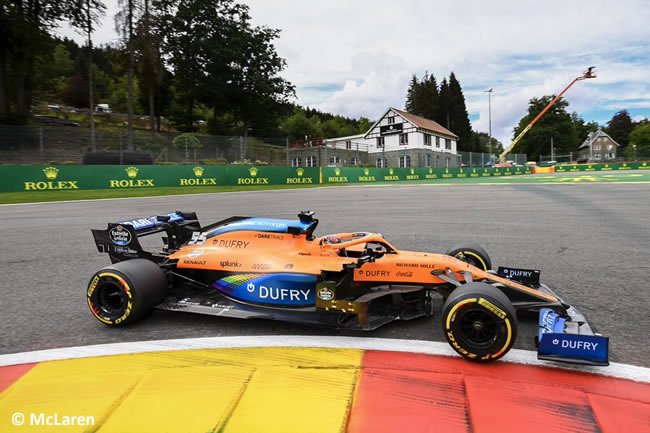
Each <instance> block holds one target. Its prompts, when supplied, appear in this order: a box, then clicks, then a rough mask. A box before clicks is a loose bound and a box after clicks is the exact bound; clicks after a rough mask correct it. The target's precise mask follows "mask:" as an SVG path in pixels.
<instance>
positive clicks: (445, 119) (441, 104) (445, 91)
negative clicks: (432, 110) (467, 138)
mask: <svg viewBox="0 0 650 433" xmlns="http://www.w3.org/2000/svg"><path fill="white" fill-rule="evenodd" d="M451 105H452V98H451V93H450V91H449V83H448V82H447V78H446V77H443V78H442V82H441V83H440V92H439V95H438V112H437V114H436V118H435V119H433V120H435V121H436V122H438V123H439V124H440V125H442V126H444V127H445V128H447V129H449V130H451V112H450V109H451ZM452 132H453V131H452Z"/></svg>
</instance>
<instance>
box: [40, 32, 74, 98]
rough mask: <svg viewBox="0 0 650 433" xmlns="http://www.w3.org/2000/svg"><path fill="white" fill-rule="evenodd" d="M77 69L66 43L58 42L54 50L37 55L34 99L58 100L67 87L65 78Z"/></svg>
mask: <svg viewBox="0 0 650 433" xmlns="http://www.w3.org/2000/svg"><path fill="white" fill-rule="evenodd" d="M74 70H75V65H74V61H73V60H72V58H71V57H70V52H69V51H68V50H67V48H66V47H65V45H63V44H61V43H58V44H56V45H55V46H54V50H53V51H50V52H47V53H42V54H39V55H37V56H36V64H35V75H34V99H35V100H41V101H48V100H57V99H58V97H59V93H60V92H61V91H62V90H63V88H64V87H65V80H66V79H67V78H68V77H70V76H71V75H72V74H73V73H74Z"/></svg>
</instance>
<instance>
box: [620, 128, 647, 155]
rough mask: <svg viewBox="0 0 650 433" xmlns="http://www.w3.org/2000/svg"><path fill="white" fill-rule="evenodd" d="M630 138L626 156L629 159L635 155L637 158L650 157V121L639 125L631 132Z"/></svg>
mask: <svg viewBox="0 0 650 433" xmlns="http://www.w3.org/2000/svg"><path fill="white" fill-rule="evenodd" d="M629 138H630V141H629V145H628V146H627V149H626V151H625V157H626V158H627V159H628V160H632V159H634V158H635V156H636V159H637V160H639V159H645V160H647V159H650V122H645V123H641V124H639V125H637V126H636V127H635V128H634V129H633V130H632V132H631V133H630V135H629ZM634 146H636V148H635V147H634ZM635 153H636V155H635Z"/></svg>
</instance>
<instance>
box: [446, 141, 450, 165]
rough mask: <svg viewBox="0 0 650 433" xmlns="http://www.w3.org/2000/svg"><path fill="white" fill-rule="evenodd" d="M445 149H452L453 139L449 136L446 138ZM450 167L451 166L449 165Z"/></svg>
mask: <svg viewBox="0 0 650 433" xmlns="http://www.w3.org/2000/svg"><path fill="white" fill-rule="evenodd" d="M445 149H447V150H451V140H450V139H448V138H445ZM447 167H449V166H447Z"/></svg>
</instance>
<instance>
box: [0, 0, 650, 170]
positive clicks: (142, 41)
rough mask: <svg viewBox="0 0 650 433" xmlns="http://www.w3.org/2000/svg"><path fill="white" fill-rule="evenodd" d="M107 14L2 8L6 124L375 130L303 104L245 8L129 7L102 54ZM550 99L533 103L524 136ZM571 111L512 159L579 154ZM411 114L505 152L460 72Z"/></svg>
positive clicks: (628, 128) (81, 2)
mask: <svg viewBox="0 0 650 433" xmlns="http://www.w3.org/2000/svg"><path fill="white" fill-rule="evenodd" d="M105 9H106V8H105V5H104V4H103V3H102V1H101V0H30V1H29V2H26V1H24V0H7V1H3V2H2V3H0V122H5V123H7V122H9V123H26V122H29V120H30V114H31V113H32V111H33V108H34V107H37V106H39V105H40V106H47V105H59V104H60V105H65V106H69V107H75V108H76V109H82V110H83V109H84V108H85V109H86V110H85V113H87V115H88V116H89V118H90V119H89V120H90V122H88V123H89V125H90V127H91V129H93V128H94V127H95V121H94V120H93V116H94V114H93V113H94V110H93V108H94V107H95V105H96V104H100V103H101V104H109V105H110V106H111V107H112V109H113V111H114V112H119V113H127V116H128V118H127V119H128V120H127V125H128V130H129V138H128V140H127V146H128V147H131V146H132V130H133V128H134V116H136V115H138V116H139V117H141V118H146V119H147V122H148V125H147V127H148V128H149V129H150V130H152V131H153V130H159V129H160V119H161V118H162V117H164V118H165V119H166V120H167V122H168V123H167V124H168V125H169V126H170V127H171V128H173V129H175V130H178V131H183V132H192V131H197V130H200V131H201V132H205V133H209V134H215V135H256V136H260V137H290V138H291V139H295V140H299V139H304V138H305V137H325V138H328V137H335V136H347V135H354V134H358V133H362V132H366V131H367V130H368V128H369V127H370V126H371V125H372V123H373V122H372V121H371V120H370V119H367V118H363V117H362V118H360V119H351V118H346V117H342V116H338V115H335V114H331V113H325V112H321V111H318V110H314V109H311V108H307V107H301V106H299V105H296V104H295V103H294V102H293V100H294V98H295V87H294V85H293V84H292V83H290V82H289V81H287V80H286V79H284V78H283V77H282V75H281V74H282V72H283V71H284V70H285V68H286V66H287V64H286V61H285V59H283V58H282V57H280V56H279V55H278V53H277V52H276V49H275V46H274V42H275V40H276V39H277V38H278V37H279V36H280V30H278V29H272V28H269V27H266V26H254V25H253V24H252V23H251V16H250V13H249V8H248V6H246V5H244V4H239V3H237V2H236V1H234V0H120V1H119V10H118V13H117V15H116V17H115V26H116V29H117V30H118V32H119V35H120V38H119V41H118V42H116V43H114V44H111V45H102V46H94V45H93V43H92V41H93V33H94V31H95V29H96V27H97V25H98V24H99V23H100V22H103V21H105V20H107V19H109V18H108V17H106V16H105ZM59 25H68V26H71V27H73V28H74V29H76V31H77V32H78V33H79V34H80V35H83V37H84V40H85V43H84V45H83V46H80V45H79V44H77V43H76V42H75V41H73V40H70V39H60V38H58V37H56V36H55V34H56V32H55V30H56V27H57V26H59ZM405 84H407V83H405ZM550 98H552V96H543V97H541V98H533V99H531V101H530V106H529V109H528V113H527V114H526V115H525V116H524V117H523V118H522V119H521V121H520V122H519V125H518V126H517V127H516V128H515V130H514V134H515V135H516V133H517V132H518V131H519V130H521V128H523V127H525V125H526V124H527V123H528V122H529V121H530V119H531V118H532V117H533V116H534V115H535V114H536V113H538V112H539V110H541V109H542V108H543V107H544V106H545V104H546V103H547V102H548V101H549V100H550ZM567 106H568V104H567V102H566V101H564V100H560V101H559V102H558V103H557V104H556V106H555V107H554V108H553V109H552V110H551V111H549V113H547V114H546V115H545V116H544V117H543V118H542V120H541V121H540V122H539V124H538V125H536V126H535V128H533V129H532V130H531V132H530V133H529V134H528V135H527V136H526V137H524V139H523V140H522V141H521V142H520V144H518V145H517V149H514V150H513V151H514V152H517V153H528V154H529V157H531V158H535V157H537V156H538V155H539V154H540V153H547V152H546V150H545V149H546V147H547V143H548V142H549V140H550V137H553V139H554V145H555V146H556V149H557V150H556V152H557V153H560V152H570V151H572V150H576V149H577V147H578V146H579V144H580V143H581V142H582V141H583V140H584V139H585V137H586V135H587V134H588V132H590V131H593V130H596V129H597V128H598V125H597V124H596V123H594V122H587V123H586V122H584V121H583V120H582V119H581V118H580V117H579V116H578V115H577V114H576V113H569V112H567ZM384 108H386V107H381V109H384ZM405 109H406V110H407V111H409V112H411V113H413V114H416V115H420V116H423V117H426V118H429V119H433V120H436V121H437V122H438V123H440V124H441V125H442V126H444V127H446V128H448V129H449V130H451V131H453V132H454V133H456V134H457V135H458V136H459V142H458V148H459V150H461V151H473V152H486V151H488V149H492V150H493V151H495V152H498V151H499V150H500V149H502V148H503V147H502V144H501V143H500V142H498V141H497V140H495V139H494V138H493V137H492V138H491V141H489V137H488V136H487V134H485V133H484V132H477V131H473V130H472V128H471V124H470V121H469V116H468V113H467V108H466V104H465V97H464V95H463V90H462V87H461V84H460V82H459V80H458V79H457V77H456V75H455V74H454V73H453V72H452V73H450V75H449V77H448V78H447V77H443V79H442V81H440V83H438V81H437V80H436V78H435V77H434V76H433V75H432V74H429V73H425V74H424V76H423V77H422V78H418V77H417V76H416V75H413V77H412V79H411V81H410V82H409V83H408V90H407V92H406V103H405ZM139 126H143V125H142V124H139ZM648 129H650V128H648V127H647V124H645V123H643V124H640V123H634V122H632V120H631V119H630V117H629V114H628V113H627V111H625V110H623V111H620V112H619V113H617V114H616V115H615V116H614V117H613V118H612V119H611V120H610V122H609V123H608V125H607V127H606V128H605V130H606V131H607V132H609V133H610V135H612V137H613V138H614V139H615V140H617V141H618V142H619V143H620V144H621V146H622V149H621V150H620V151H623V152H626V151H628V150H629V149H630V148H632V147H633V146H628V143H632V142H633V144H634V145H636V147H635V149H636V148H638V149H639V150H642V149H645V148H646V147H648V148H649V149H650V138H648V137H647V132H646V131H647V130H648ZM93 130H94V129H93ZM620 151H619V152H620Z"/></svg>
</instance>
